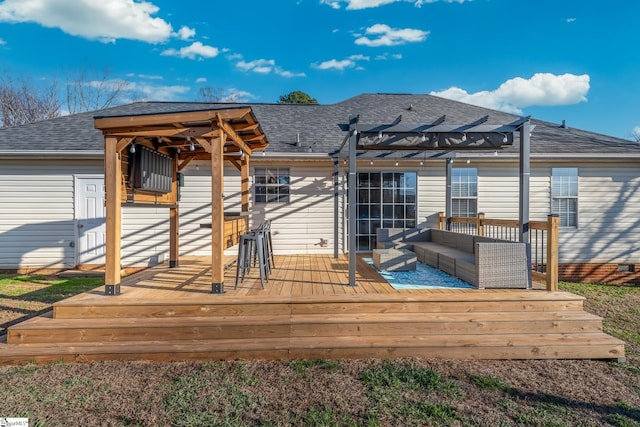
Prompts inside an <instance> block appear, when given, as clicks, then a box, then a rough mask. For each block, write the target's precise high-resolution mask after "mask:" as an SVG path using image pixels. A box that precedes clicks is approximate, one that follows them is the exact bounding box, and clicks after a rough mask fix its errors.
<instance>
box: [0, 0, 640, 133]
mask: <svg viewBox="0 0 640 427" xmlns="http://www.w3.org/2000/svg"><path fill="white" fill-rule="evenodd" d="M639 16H640V2H639V1H636V0H611V1H606V2H605V1H598V0H592V1H587V0H271V1H266V0H263V1H257V0H243V1H222V0H209V1H196V0H191V1H189V0H186V1H175V0H149V1H146V2H142V1H138V0H136V1H133V0H4V1H0V75H3V74H4V75H10V76H15V77H20V78H28V79H30V80H31V81H32V82H43V84H44V83H46V82H51V81H52V80H54V79H55V80H56V81H57V82H58V85H59V86H60V85H61V84H66V82H67V81H69V80H70V79H71V80H73V76H77V75H78V73H79V72H80V71H82V70H88V71H87V73H88V76H89V77H91V76H92V75H93V76H94V77H101V76H103V70H108V77H109V78H110V79H119V80H123V81H126V82H128V86H127V87H128V89H129V92H128V93H127V97H128V98H129V100H143V99H144V100H162V101H173V100H180V101H194V100H197V96H198V90H199V88H200V87H204V86H209V87H212V88H215V89H216V90H220V91H221V92H220V93H221V94H222V96H223V97H224V98H225V99H227V100H230V101H241V102H276V101H277V100H278V97H279V95H282V94H285V93H288V92H291V91H293V90H302V91H305V92H307V93H309V94H310V95H311V96H313V97H315V98H317V99H318V101H319V102H320V103H322V104H330V103H335V102H340V101H341V100H344V99H347V98H349V97H352V96H356V95H358V94H360V93H433V94H435V95H439V96H445V97H450V98H453V99H457V100H461V101H464V102H470V103H475V104H478V105H483V106H487V107H490V108H496V109H500V110H503V111H508V112H512V113H516V114H522V115H532V116H533V117H535V118H539V119H543V120H548V121H551V122H556V123H560V122H561V121H562V120H563V119H564V120H566V121H567V124H568V126H570V127H578V128H582V129H587V130H591V131H595V132H599V133H604V134H608V135H613V136H617V137H622V138H629V137H630V135H631V133H632V132H634V129H635V130H636V131H637V132H640V106H639V102H638V100H639V99H640V58H639V55H638V52H639V50H638V49H639V46H640V30H639V29H638V24H637V21H638V17H639ZM92 70H93V71H92ZM92 72H93V74H91V73H92ZM89 82H90V79H87V83H89Z"/></svg>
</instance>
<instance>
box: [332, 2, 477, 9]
mask: <svg viewBox="0 0 640 427" xmlns="http://www.w3.org/2000/svg"><path fill="white" fill-rule="evenodd" d="M437 1H439V0H340V1H338V0H320V3H322V4H326V5H329V6H331V7H332V8H334V9H340V8H341V7H342V6H341V4H342V3H346V4H347V10H358V9H369V8H373V7H379V6H384V5H386V4H391V3H398V2H408V3H413V4H414V5H415V6H416V7H420V6H422V5H423V4H425V3H436V2H437ZM442 1H444V2H445V3H464V2H465V1H473V0H442Z"/></svg>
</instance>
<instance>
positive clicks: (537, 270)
mask: <svg viewBox="0 0 640 427" xmlns="http://www.w3.org/2000/svg"><path fill="white" fill-rule="evenodd" d="M439 222H440V229H441V230H446V229H449V230H450V231H455V232H457V233H465V234H474V235H477V236H486V237H491V238H494V239H502V240H513V241H516V242H518V241H520V234H519V227H520V223H519V222H518V221H517V220H510V219H491V218H485V216H484V214H483V213H479V214H478V216H477V217H470V218H465V217H451V218H450V221H449V227H447V218H446V216H445V214H444V213H443V212H440V213H439ZM528 243H529V244H530V245H531V274H532V276H533V278H534V279H536V280H540V281H544V282H545V284H546V286H547V290H549V291H557V290H558V216H557V215H549V216H548V217H547V220H546V221H529V242H528Z"/></svg>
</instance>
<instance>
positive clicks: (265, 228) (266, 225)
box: [253, 219, 276, 273]
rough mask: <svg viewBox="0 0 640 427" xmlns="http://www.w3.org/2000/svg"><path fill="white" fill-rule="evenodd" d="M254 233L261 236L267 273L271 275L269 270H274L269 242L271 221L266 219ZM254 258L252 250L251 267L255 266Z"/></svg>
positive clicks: (270, 242) (254, 253) (273, 260)
mask: <svg viewBox="0 0 640 427" xmlns="http://www.w3.org/2000/svg"><path fill="white" fill-rule="evenodd" d="M255 232H256V233H262V234H263V242H264V256H265V264H266V265H267V267H268V272H269V273H271V268H276V262H275V259H274V257H273V241H272V240H271V220H269V219H266V220H265V221H264V222H263V223H262V224H260V225H259V226H258V228H256V230H255ZM256 257H257V253H256V249H255V248H254V250H253V261H254V264H253V265H255V261H256Z"/></svg>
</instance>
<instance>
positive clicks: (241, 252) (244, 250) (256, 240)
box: [234, 232, 269, 289]
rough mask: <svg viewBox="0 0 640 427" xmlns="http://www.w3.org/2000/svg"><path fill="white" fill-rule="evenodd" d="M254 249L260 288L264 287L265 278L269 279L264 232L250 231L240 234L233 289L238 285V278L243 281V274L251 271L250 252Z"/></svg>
mask: <svg viewBox="0 0 640 427" xmlns="http://www.w3.org/2000/svg"><path fill="white" fill-rule="evenodd" d="M254 250H255V252H256V257H257V261H258V269H259V270H260V285H261V286H262V289H264V282H265V280H266V281H267V282H268V281H269V273H268V269H269V267H268V266H267V265H266V264H265V261H266V258H265V254H264V234H263V233H260V232H250V233H246V234H242V235H241V236H240V243H239V244H238V261H237V268H236V283H235V287H234V289H236V288H237V287H238V280H240V283H242V282H244V277H245V275H246V274H247V273H249V272H250V271H251V263H252V254H253V252H254Z"/></svg>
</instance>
